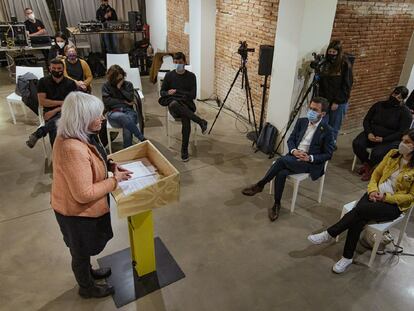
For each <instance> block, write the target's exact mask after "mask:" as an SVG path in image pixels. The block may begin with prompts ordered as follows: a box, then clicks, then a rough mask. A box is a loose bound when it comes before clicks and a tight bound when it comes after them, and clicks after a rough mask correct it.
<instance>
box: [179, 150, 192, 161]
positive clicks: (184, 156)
mask: <svg viewBox="0 0 414 311" xmlns="http://www.w3.org/2000/svg"><path fill="white" fill-rule="evenodd" d="M189 160H190V156H189V155H188V151H187V152H181V161H183V162H188V161H189Z"/></svg>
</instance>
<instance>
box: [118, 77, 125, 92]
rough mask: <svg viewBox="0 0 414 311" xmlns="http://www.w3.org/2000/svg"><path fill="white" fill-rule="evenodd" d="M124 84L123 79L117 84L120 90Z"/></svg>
mask: <svg viewBox="0 0 414 311" xmlns="http://www.w3.org/2000/svg"><path fill="white" fill-rule="evenodd" d="M123 84H124V79H121V80H120V81H119V82H118V83H117V84H116V87H117V88H118V90H120V89H121V87H122V85H123Z"/></svg>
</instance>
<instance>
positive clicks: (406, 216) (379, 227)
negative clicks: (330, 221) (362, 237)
mask: <svg viewBox="0 0 414 311" xmlns="http://www.w3.org/2000/svg"><path fill="white" fill-rule="evenodd" d="M357 203H358V201H353V202H350V203H347V204H345V205H344V207H343V208H342V214H341V218H342V217H343V216H344V215H345V214H346V213H348V212H349V211H350V210H352V209H353V208H354V207H355V206H356V204H357ZM412 210H413V209H412V208H410V209H409V210H408V212H406V213H403V214H401V215H400V217H398V218H397V219H394V220H393V221H389V222H380V223H374V224H370V225H368V227H369V228H370V229H371V230H373V231H374V233H375V243H374V246H373V247H372V252H371V257H370V259H369V263H368V267H372V264H373V263H374V259H375V256H376V255H377V251H378V247H379V245H380V243H381V241H382V237H383V235H384V232H386V231H388V230H389V229H390V228H392V227H394V226H396V225H398V224H399V223H400V222H402V221H404V222H403V227H402V230H400V235H399V237H398V242H397V244H396V245H397V246H400V244H401V241H402V238H403V236H404V233H405V230H406V229H407V225H408V221H409V220H410V216H411V212H412ZM338 240H339V236H337V237H336V242H338Z"/></svg>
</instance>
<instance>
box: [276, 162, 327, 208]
mask: <svg viewBox="0 0 414 311" xmlns="http://www.w3.org/2000/svg"><path fill="white" fill-rule="evenodd" d="M328 162H329V161H326V162H325V167H324V174H323V175H322V176H321V177H319V178H318V180H319V192H318V203H321V202H322V193H323V186H324V184H325V175H326V168H327V167H328ZM273 163H275V162H273ZM308 178H310V175H309V173H300V174H293V175H289V176H288V177H287V179H286V181H290V182H292V183H293V194H292V202H291V204H290V212H291V213H293V211H294V210H295V204H296V198H297V197H298V191H299V184H300V182H301V181H303V180H305V179H308ZM273 183H274V180H273V179H272V181H271V182H270V191H269V192H270V194H272V193H273Z"/></svg>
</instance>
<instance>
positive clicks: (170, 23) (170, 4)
mask: <svg viewBox="0 0 414 311" xmlns="http://www.w3.org/2000/svg"><path fill="white" fill-rule="evenodd" d="M189 14H190V13H189V6H188V0H167V42H168V51H172V52H183V53H184V54H185V55H186V56H187V62H189V59H190V58H189V56H190V53H189V51H190V45H189V36H188V35H187V34H185V33H184V25H185V23H186V22H188V21H189Z"/></svg>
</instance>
